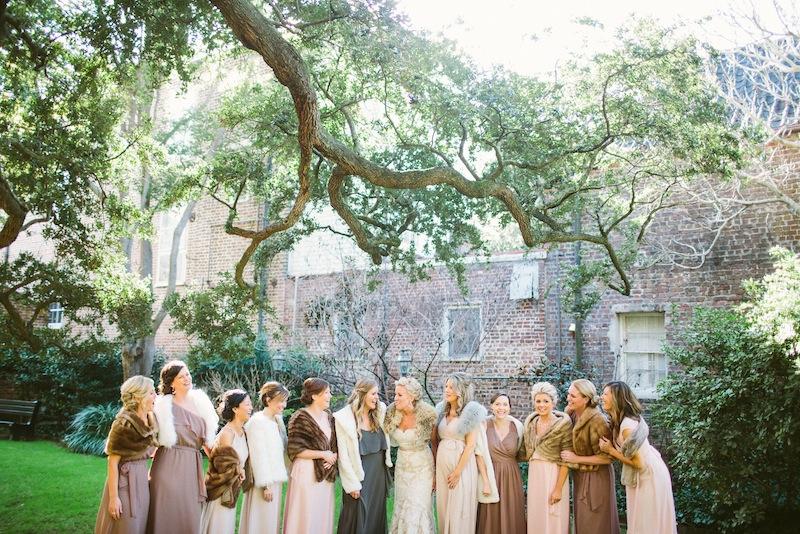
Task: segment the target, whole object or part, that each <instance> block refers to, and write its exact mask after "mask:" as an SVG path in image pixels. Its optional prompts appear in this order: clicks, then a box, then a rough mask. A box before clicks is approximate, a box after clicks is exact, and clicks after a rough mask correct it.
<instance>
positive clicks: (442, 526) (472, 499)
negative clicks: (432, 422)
mask: <svg viewBox="0 0 800 534" xmlns="http://www.w3.org/2000/svg"><path fill="white" fill-rule="evenodd" d="M458 419H459V418H458V417H454V418H453V419H452V420H451V421H450V422H449V423H448V422H447V418H446V417H443V418H442V420H441V422H440V423H439V427H438V432H439V439H440V440H441V441H440V442H439V447H438V448H437V450H436V511H437V513H438V516H439V534H473V533H474V532H475V525H476V521H477V516H478V464H477V461H476V460H475V455H470V457H469V459H468V460H467V464H466V465H465V466H464V470H463V471H462V472H461V477H460V479H459V481H458V484H456V487H455V488H453V489H450V488H449V487H448V486H447V475H449V474H450V473H452V472H453V471H454V470H455V468H456V465H458V461H459V459H460V458H461V453H463V452H464V448H465V447H466V441H465V436H462V435H460V434H458V432H456V427H457V426H458ZM477 431H478V430H473V431H472V432H477ZM476 439H477V438H476Z"/></svg>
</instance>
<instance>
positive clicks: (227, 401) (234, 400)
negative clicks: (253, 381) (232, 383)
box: [217, 389, 247, 421]
mask: <svg viewBox="0 0 800 534" xmlns="http://www.w3.org/2000/svg"><path fill="white" fill-rule="evenodd" d="M246 398H247V392H246V391H245V390H243V389H229V390H228V391H226V392H225V393H223V394H222V400H221V401H220V402H219V406H218V407H217V413H218V414H219V416H220V417H222V420H223V421H231V420H233V409H234V408H238V407H239V405H240V404H241V403H242V401H244V400H245V399H246Z"/></svg>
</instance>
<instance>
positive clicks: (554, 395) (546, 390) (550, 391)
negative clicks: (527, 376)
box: [531, 382, 558, 406]
mask: <svg viewBox="0 0 800 534" xmlns="http://www.w3.org/2000/svg"><path fill="white" fill-rule="evenodd" d="M542 394H543V395H548V396H549V397H550V400H552V401H553V406H555V405H556V404H558V390H557V389H556V387H555V386H554V385H553V384H551V383H550V382H536V383H535V384H534V385H533V387H531V398H532V399H535V398H536V395H542Z"/></svg>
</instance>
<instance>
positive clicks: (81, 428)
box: [64, 403, 120, 456]
mask: <svg viewBox="0 0 800 534" xmlns="http://www.w3.org/2000/svg"><path fill="white" fill-rule="evenodd" d="M119 410H120V405H119V404H114V403H108V404H96V405H93V406H87V407H86V408H84V409H83V410H81V411H80V412H78V413H77V414H76V415H75V417H73V418H72V423H70V425H69V430H68V431H67V434H66V435H65V436H64V443H65V444H66V446H67V448H68V449H69V450H71V451H72V452H77V453H80V454H93V455H95V456H103V455H104V454H105V453H104V450H105V444H106V438H107V437H108V432H109V431H110V430H111V423H113V422H114V418H115V417H116V416H117V413H119Z"/></svg>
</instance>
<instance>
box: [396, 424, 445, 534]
mask: <svg viewBox="0 0 800 534" xmlns="http://www.w3.org/2000/svg"><path fill="white" fill-rule="evenodd" d="M389 438H390V439H391V441H392V443H393V444H395V443H396V444H397V445H398V451H397V463H396V464H395V468H394V514H393V515H392V526H391V528H390V529H389V532H390V533H391V534H433V532H434V528H433V502H432V501H433V499H432V493H433V476H434V472H433V454H432V453H431V449H430V447H429V446H428V445H427V443H426V444H425V445H422V446H420V444H419V443H420V440H419V434H418V430H417V428H416V427H415V428H408V429H406V430H401V429H399V428H396V429H395V430H393V431H392V432H391V433H390V434H389Z"/></svg>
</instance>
